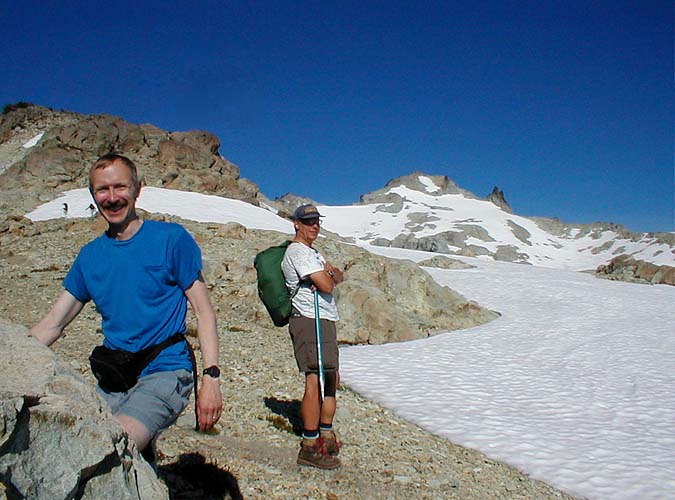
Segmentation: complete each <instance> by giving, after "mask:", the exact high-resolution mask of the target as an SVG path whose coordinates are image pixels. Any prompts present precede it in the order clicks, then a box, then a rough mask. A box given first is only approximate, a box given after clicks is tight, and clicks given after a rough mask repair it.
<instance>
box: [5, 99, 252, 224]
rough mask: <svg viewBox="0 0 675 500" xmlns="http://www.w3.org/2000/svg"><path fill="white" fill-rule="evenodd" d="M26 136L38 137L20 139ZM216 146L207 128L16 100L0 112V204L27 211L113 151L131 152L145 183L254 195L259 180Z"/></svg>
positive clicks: (77, 182)
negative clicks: (138, 121) (174, 127)
mask: <svg viewBox="0 0 675 500" xmlns="http://www.w3.org/2000/svg"><path fill="white" fill-rule="evenodd" d="M31 140H35V144H34V145H32V146H31V147H25V145H26V144H27V143H29V141H31ZM219 148H220V140H219V139H218V138H217V137H216V136H215V135H213V134H211V133H209V132H204V131H191V132H167V131H164V130H161V129H159V128H157V127H155V126H153V125H134V124H131V123H129V122H126V121H124V120H122V119H121V118H118V117H115V116H110V115H81V114H78V113H72V112H68V111H54V110H51V109H48V108H44V107H41V106H34V105H28V106H26V107H15V108H13V109H11V110H10V111H8V112H6V113H3V114H2V115H0V209H1V210H2V211H3V212H11V213H15V214H24V213H26V212H27V211H29V210H30V209H32V208H35V206H37V205H38V203H39V202H45V201H48V200H51V199H53V198H55V197H56V196H57V195H58V194H60V193H61V192H63V191H65V190H68V189H75V188H81V187H84V186H86V185H87V176H88V173H89V168H90V167H91V163H92V161H93V160H94V159H96V158H98V157H99V156H101V155H102V154H105V153H109V152H111V151H114V152H117V153H120V154H124V155H127V156H129V157H130V158H133V160H134V162H135V163H136V164H137V166H138V167H139V170H140V172H141V174H142V176H143V182H144V184H145V185H148V186H156V187H166V188H172V189H180V190H184V191H197V192H201V193H208V194H216V195H221V196H225V197H228V198H235V199H241V200H246V201H249V202H252V203H256V202H257V201H256V199H257V197H258V194H259V190H258V187H257V186H256V185H255V184H253V183H252V182H250V181H248V180H246V179H242V178H240V176H239V168H238V167H237V166H236V165H234V164H233V163H231V162H230V161H228V160H226V159H225V158H223V157H222V156H221V155H220V153H219Z"/></svg>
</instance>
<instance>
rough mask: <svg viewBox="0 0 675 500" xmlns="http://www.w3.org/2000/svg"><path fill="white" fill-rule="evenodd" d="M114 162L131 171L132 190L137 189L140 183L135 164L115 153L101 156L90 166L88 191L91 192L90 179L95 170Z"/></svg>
mask: <svg viewBox="0 0 675 500" xmlns="http://www.w3.org/2000/svg"><path fill="white" fill-rule="evenodd" d="M116 161H119V162H121V163H123V164H124V165H126V167H127V168H128V169H129V170H130V171H131V182H132V184H133V188H134V189H137V188H138V184H139V183H140V178H139V176H138V169H137V168H136V164H135V163H134V162H133V161H131V160H130V159H129V158H127V157H126V156H122V155H119V154H117V153H108V154H105V155H103V156H101V157H100V158H99V159H98V160H96V162H95V163H94V164H93V165H92V166H91V169H90V170H89V191H90V192H91V191H92V187H93V186H92V185H91V177H92V175H93V174H94V171H95V170H98V169H99V168H105V167H108V166H110V165H112V164H113V163H115V162H116ZM92 194H93V193H92Z"/></svg>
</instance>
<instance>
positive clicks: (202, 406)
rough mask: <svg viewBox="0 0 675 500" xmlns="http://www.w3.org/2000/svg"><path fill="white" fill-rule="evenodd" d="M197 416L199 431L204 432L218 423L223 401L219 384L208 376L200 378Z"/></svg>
mask: <svg viewBox="0 0 675 500" xmlns="http://www.w3.org/2000/svg"><path fill="white" fill-rule="evenodd" d="M197 406H198V408H197V416H198V417H199V430H200V431H202V432H206V431H208V430H210V429H212V428H213V426H214V425H216V422H218V419H219V418H220V415H221V413H222V411H223V399H222V396H221V394H220V382H219V381H218V379H216V378H211V377H209V376H208V375H204V377H202V383H201V387H200V389H199V395H198V396H197Z"/></svg>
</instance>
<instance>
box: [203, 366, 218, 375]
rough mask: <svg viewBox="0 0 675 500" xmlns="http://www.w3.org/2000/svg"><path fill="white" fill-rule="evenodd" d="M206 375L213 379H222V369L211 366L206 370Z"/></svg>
mask: <svg viewBox="0 0 675 500" xmlns="http://www.w3.org/2000/svg"><path fill="white" fill-rule="evenodd" d="M204 375H208V376H209V377H212V378H218V377H220V368H218V367H217V366H209V367H208V368H206V369H205V370H204Z"/></svg>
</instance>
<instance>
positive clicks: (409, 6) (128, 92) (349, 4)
mask: <svg viewBox="0 0 675 500" xmlns="http://www.w3.org/2000/svg"><path fill="white" fill-rule="evenodd" d="M472 3H475V4H476V5H471V4H472ZM673 18H674V7H673V2H672V1H671V0H645V1H635V0H634V1H623V0H599V1H591V0H587V1H574V0H572V1H557V0H547V1H544V2H542V1H540V0H538V1H530V0H523V1H506V0H501V1H485V2H465V1H452V0H446V1H438V2H436V1H430V2H419V1H408V2H402V1H395V0H388V1H367V0H359V1H341V2H304V1H300V2H290V1H264V0H261V1H258V2H241V1H230V2H216V1H210V2H203V1H191V2H187V1H185V2H171V1H163V2H156V1H144V2H125V1H124V2H123V1H120V2H98V1H86V2H85V1H80V2H77V1H73V2H35V1H20V2H5V4H4V5H3V7H2V9H0V21H1V22H2V31H1V34H0V37H1V42H2V43H0V105H4V104H9V103H13V102H16V101H30V102H34V103H35V104H40V105H43V106H48V107H52V108H54V109H66V110H70V111H77V112H81V113H108V114H113V115H117V116H120V117H122V118H124V119H126V120H128V121H130V122H132V123H152V124H154V125H156V126H158V127H160V128H163V129H166V130H191V129H203V130H208V131H210V132H213V133H214V134H216V135H217V136H218V137H219V138H220V140H221V142H222V146H221V154H222V155H223V156H224V157H226V158H227V159H229V160H230V161H232V162H234V163H236V164H237V165H238V166H239V168H240V170H241V175H242V177H246V178H248V179H250V180H252V181H253V182H255V183H256V184H258V185H259V186H260V189H261V191H262V192H263V193H264V194H265V195H267V196H268V197H270V198H274V197H277V196H281V195H283V194H284V193H286V192H293V193H296V194H300V195H303V196H309V197H311V198H313V199H315V200H317V201H319V202H321V203H325V204H330V205H339V204H350V203H353V202H356V201H358V198H359V196H360V195H361V194H364V193H367V192H370V191H373V190H375V189H379V188H381V187H383V186H384V185H385V184H386V182H387V181H388V180H389V179H392V178H394V177H398V176H401V175H405V174H408V173H410V172H413V171H422V172H425V173H428V174H434V175H447V176H448V177H450V178H451V179H453V180H454V181H455V182H456V183H457V184H459V185H460V186H461V187H463V188H465V189H468V190H470V191H472V192H474V193H475V194H477V195H480V196H485V195H487V194H488V193H489V192H490V191H491V190H492V188H493V186H495V185H496V186H499V187H500V188H501V189H502V190H504V192H505V194H506V197H507V200H508V201H509V203H510V204H511V206H512V207H513V209H514V211H515V212H516V213H518V214H520V215H542V216H549V217H559V218H561V219H562V220H564V221H567V222H580V223H581V222H593V221H604V222H617V223H622V224H625V225H627V226H628V227H629V228H630V229H633V230H639V231H673V230H675V228H674V198H675V174H674V167H673V138H674V135H675V134H674V125H673V115H674V113H673V111H674V106H673Z"/></svg>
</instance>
